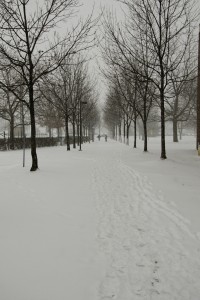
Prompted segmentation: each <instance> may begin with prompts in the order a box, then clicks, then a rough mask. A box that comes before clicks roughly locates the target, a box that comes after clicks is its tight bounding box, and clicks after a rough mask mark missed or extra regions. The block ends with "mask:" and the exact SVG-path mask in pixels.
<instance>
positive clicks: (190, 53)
mask: <svg viewBox="0 0 200 300" xmlns="http://www.w3.org/2000/svg"><path fill="white" fill-rule="evenodd" d="M119 2H121V3H122V5H123V9H124V14H125V18H124V19H125V20H124V22H121V23H120V22H118V21H117V20H116V18H115V16H114V14H112V13H111V12H108V13H107V14H106V15H105V16H104V22H103V23H104V24H103V26H104V37H105V38H104V39H103V42H102V47H101V48H102V53H103V57H104V60H105V62H106V65H107V69H106V71H104V75H105V77H106V80H107V82H108V85H109V89H108V95H107V101H106V105H105V112H104V115H105V121H106V122H107V124H108V125H109V126H111V125H112V126H113V124H116V123H117V125H118V127H119V132H120V131H121V129H120V127H121V124H122V121H123V123H124V128H125V127H126V132H127V136H128V131H129V126H130V124H131V122H133V123H134V125H135V126H134V127H135V141H134V147H136V124H137V120H139V119H140V120H141V121H142V124H143V132H144V151H147V135H148V126H149V124H151V122H152V121H158V114H160V117H159V122H160V133H161V158H162V159H166V158H167V156H166V145H165V123H166V121H168V120H171V121H172V122H173V132H174V141H175V142H176V141H178V136H177V128H178V123H179V122H186V121H188V119H190V117H191V116H192V117H194V116H195V97H196V71H197V56H196V54H197V51H196V44H197V43H196V41H195V39H194V29H195V25H196V17H197V13H196V11H197V10H196V6H195V1H193V0H137V1H133V0H121V1H119ZM114 107H115V109H113V108H114ZM112 121H113V123H112ZM111 123H112V124H111Z"/></svg>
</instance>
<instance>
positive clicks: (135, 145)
mask: <svg viewBox="0 0 200 300" xmlns="http://www.w3.org/2000/svg"><path fill="white" fill-rule="evenodd" d="M133 147H134V148H136V147H137V118H136V114H135V117H134V146H133Z"/></svg>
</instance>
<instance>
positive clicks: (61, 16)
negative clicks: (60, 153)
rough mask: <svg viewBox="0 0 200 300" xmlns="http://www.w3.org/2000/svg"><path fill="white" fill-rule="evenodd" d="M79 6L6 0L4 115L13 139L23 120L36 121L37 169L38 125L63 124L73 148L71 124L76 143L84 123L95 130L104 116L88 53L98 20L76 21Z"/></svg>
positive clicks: (0, 68) (0, 17) (1, 56)
mask: <svg viewBox="0 0 200 300" xmlns="http://www.w3.org/2000/svg"><path fill="white" fill-rule="evenodd" d="M78 8H79V1H77V0H46V1H44V2H42V3H39V2H36V1H35V3H33V1H30V0H12V1H7V0H2V1H1V2H0V117H1V118H3V119H5V120H7V121H8V122H9V124H10V138H11V140H13V141H14V128H15V127H16V126H18V125H20V124H21V122H22V120H23V123H24V122H25V124H30V127H31V156H32V166H31V171H36V170H37V169H38V157H37V152H36V123H38V124H41V125H45V126H48V127H49V129H51V128H57V131H58V135H59V130H60V128H61V127H63V126H64V127H65V136H66V141H67V150H70V142H69V123H71V124H72V128H73V147H76V144H75V136H76V135H77V134H78V133H79V131H80V129H79V126H80V121H82V120H83V125H84V126H85V128H87V130H92V128H93V127H94V126H95V124H96V123H97V120H98V108H97V100H98V93H97V92H96V91H95V80H94V79H93V78H91V77H90V76H89V72H88V66H87V65H88V63H87V61H88V58H87V54H86V53H87V50H88V49H90V48H91V47H93V46H94V30H93V28H94V27H95V24H96V22H97V20H94V19H93V17H92V15H89V16H88V17H87V19H86V20H84V21H83V20H81V19H80V20H78V21H77V23H76V24H75V25H70V24H71V23H70V22H71V19H72V17H73V16H74V15H75V13H76V10H78ZM59 26H60V27H64V28H65V34H64V35H63V34H62V35H61V34H60V35H59V30H58V27H59ZM82 103H85V105H83V106H82V115H81V116H80V107H81V105H82ZM80 118H81V120H80ZM13 147H14V145H13V144H12V145H11V148H13Z"/></svg>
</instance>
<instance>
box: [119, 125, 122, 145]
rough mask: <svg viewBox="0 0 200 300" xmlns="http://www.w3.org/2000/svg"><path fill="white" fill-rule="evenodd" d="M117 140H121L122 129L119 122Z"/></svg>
mask: <svg viewBox="0 0 200 300" xmlns="http://www.w3.org/2000/svg"><path fill="white" fill-rule="evenodd" d="M119 141H120V142H122V129H121V123H119Z"/></svg>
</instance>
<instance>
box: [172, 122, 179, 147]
mask: <svg viewBox="0 0 200 300" xmlns="http://www.w3.org/2000/svg"><path fill="white" fill-rule="evenodd" d="M173 142H175V143H177V142H178V122H177V119H176V118H173Z"/></svg>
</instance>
